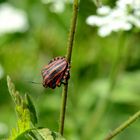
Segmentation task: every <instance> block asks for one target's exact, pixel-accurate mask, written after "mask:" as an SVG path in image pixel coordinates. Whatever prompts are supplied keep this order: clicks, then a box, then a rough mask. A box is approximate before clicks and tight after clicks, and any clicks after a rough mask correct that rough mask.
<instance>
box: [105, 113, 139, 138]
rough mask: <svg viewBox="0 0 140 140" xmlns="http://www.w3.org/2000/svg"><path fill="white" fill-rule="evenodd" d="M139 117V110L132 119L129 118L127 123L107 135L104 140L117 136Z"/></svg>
mask: <svg viewBox="0 0 140 140" xmlns="http://www.w3.org/2000/svg"><path fill="white" fill-rule="evenodd" d="M139 117H140V110H139V111H138V112H136V113H135V114H134V115H133V116H132V117H130V118H129V119H128V120H127V121H125V122H124V123H123V124H121V125H120V126H119V127H117V128H116V129H115V130H114V131H112V132H111V133H109V134H108V135H107V137H106V138H105V139H104V140H111V139H112V138H114V137H115V136H116V135H118V134H119V133H120V132H121V131H123V130H124V129H126V128H127V127H128V126H129V125H131V124H132V123H133V122H134V121H136V120H137V119H138V118H139Z"/></svg>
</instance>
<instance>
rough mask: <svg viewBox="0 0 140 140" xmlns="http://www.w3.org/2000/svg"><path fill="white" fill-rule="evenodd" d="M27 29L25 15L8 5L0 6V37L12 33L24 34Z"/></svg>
mask: <svg viewBox="0 0 140 140" xmlns="http://www.w3.org/2000/svg"><path fill="white" fill-rule="evenodd" d="M27 28H28V21H27V16H26V13H25V12H24V11H22V10H19V9H16V8H14V7H13V6H11V5H10V4H8V3H3V4H1V5H0V35H3V34H5V33H13V32H24V31H26V30H27Z"/></svg>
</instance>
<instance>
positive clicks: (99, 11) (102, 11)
mask: <svg viewBox="0 0 140 140" xmlns="http://www.w3.org/2000/svg"><path fill="white" fill-rule="evenodd" d="M110 11H111V8H110V7H109V6H102V7H100V8H98V9H97V14H99V15H107V14H109V13H110Z"/></svg>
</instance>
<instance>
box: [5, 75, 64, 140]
mask: <svg viewBox="0 0 140 140" xmlns="http://www.w3.org/2000/svg"><path fill="white" fill-rule="evenodd" d="M7 84H8V89H9V92H10V94H11V96H12V98H13V101H14V103H15V109H16V113H17V116H18V119H17V128H13V129H12V134H11V136H10V137H9V138H8V140H29V139H32V140H53V139H55V140H64V138H62V136H61V135H60V134H59V133H56V132H52V131H50V130H49V129H48V128H36V127H35V124H36V123H37V116H36V111H35V107H34V105H33V103H32V101H31V99H30V97H29V95H28V94H25V98H23V97H22V96H21V95H20V94H19V92H18V91H16V89H15V86H14V84H13V83H12V81H11V79H10V77H9V76H7Z"/></svg>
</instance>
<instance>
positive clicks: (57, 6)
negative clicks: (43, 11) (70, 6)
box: [41, 0, 73, 13]
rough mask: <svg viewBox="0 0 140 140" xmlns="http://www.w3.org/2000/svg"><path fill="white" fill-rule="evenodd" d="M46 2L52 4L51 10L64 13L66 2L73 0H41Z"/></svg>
mask: <svg viewBox="0 0 140 140" xmlns="http://www.w3.org/2000/svg"><path fill="white" fill-rule="evenodd" d="M41 1H42V3H44V4H51V6H50V10H51V11H52V12H55V13H62V12H63V11H64V9H65V4H66V3H71V2H72V1H73V0H41Z"/></svg>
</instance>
